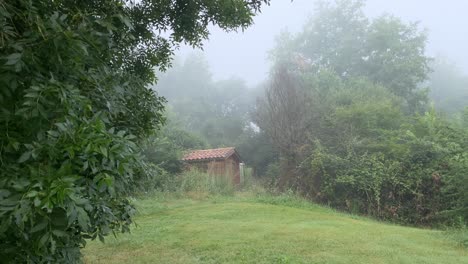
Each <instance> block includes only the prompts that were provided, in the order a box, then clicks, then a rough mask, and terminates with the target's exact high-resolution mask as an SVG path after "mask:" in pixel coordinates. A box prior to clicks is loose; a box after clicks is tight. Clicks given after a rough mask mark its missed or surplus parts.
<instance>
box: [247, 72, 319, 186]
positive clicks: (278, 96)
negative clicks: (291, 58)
mask: <svg viewBox="0 0 468 264" xmlns="http://www.w3.org/2000/svg"><path fill="white" fill-rule="evenodd" d="M311 102H312V100H310V94H308V93H307V92H306V90H305V87H304V86H303V83H302V80H301V79H300V78H299V76H297V75H294V73H292V72H290V71H289V70H288V69H287V68H286V66H285V65H281V66H278V68H276V69H275V70H274V73H273V76H272V80H271V83H270V84H269V86H268V87H267V89H266V91H265V95H264V97H263V98H260V99H259V100H258V103H257V109H256V113H255V117H254V120H255V123H256V124H257V125H258V126H259V127H260V129H262V130H263V131H265V133H266V134H267V135H268V136H269V137H270V138H271V141H272V142H273V144H275V146H276V147H277V149H278V151H279V153H280V155H281V157H282V158H283V161H284V163H283V166H282V168H283V171H282V175H281V178H280V180H279V185H280V186H281V187H284V186H287V185H290V184H292V180H293V178H294V175H295V166H296V165H297V162H298V160H300V152H301V151H300V150H301V148H302V146H303V145H304V142H306V141H307V136H308V133H309V129H310V128H311V126H312V124H313V122H312V119H313V117H312V116H311V112H310V111H309V110H310V109H311V106H310V105H311Z"/></svg>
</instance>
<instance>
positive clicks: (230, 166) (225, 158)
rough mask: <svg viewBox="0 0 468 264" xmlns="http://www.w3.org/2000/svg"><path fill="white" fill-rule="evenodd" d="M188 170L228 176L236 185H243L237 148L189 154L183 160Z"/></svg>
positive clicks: (199, 151) (196, 151) (206, 150)
mask: <svg viewBox="0 0 468 264" xmlns="http://www.w3.org/2000/svg"><path fill="white" fill-rule="evenodd" d="M182 161H183V162H184V163H185V166H186V169H193V168H196V169H198V170H200V171H203V172H206V173H208V174H211V175H226V176H228V177H230V178H232V182H233V183H234V184H240V183H241V177H240V166H241V158H240V156H239V153H237V151H236V149H235V148H232V147H231V148H218V149H203V150H194V151H191V152H188V153H187V154H186V155H184V157H183V158H182Z"/></svg>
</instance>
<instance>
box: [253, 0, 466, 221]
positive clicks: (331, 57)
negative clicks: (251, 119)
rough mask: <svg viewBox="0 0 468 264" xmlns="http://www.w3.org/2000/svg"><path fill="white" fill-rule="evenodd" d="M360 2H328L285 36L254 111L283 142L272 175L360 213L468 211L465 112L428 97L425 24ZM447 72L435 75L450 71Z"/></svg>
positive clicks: (441, 217) (417, 215)
mask: <svg viewBox="0 0 468 264" xmlns="http://www.w3.org/2000/svg"><path fill="white" fill-rule="evenodd" d="M363 5H364V1H335V2H334V3H332V4H328V3H321V4H320V5H319V7H318V8H317V11H316V13H315V15H314V16H312V18H311V19H310V21H309V22H308V23H307V24H306V25H305V26H304V28H303V31H302V32H300V33H299V34H296V35H293V34H289V33H283V34H282V35H281V36H280V37H279V38H278V45H277V47H276V48H275V49H274V50H273V51H272V54H271V55H272V59H273V62H274V66H273V70H272V72H273V74H272V76H271V80H270V84H269V86H268V87H267V89H266V90H265V94H264V95H263V96H262V97H261V98H260V100H259V101H258V103H257V105H256V115H255V116H256V119H255V122H256V124H257V125H258V126H259V127H260V129H261V130H262V132H264V133H265V134H266V135H268V137H269V138H270V142H271V143H272V144H274V146H275V147H276V148H277V149H278V151H279V158H278V159H277V162H275V163H272V164H270V169H269V171H270V172H269V173H270V174H271V173H273V174H276V177H275V176H274V175H273V176H272V177H271V178H272V179H276V181H277V182H276V185H277V186H278V187H280V189H282V190H288V189H292V190H294V191H298V192H300V193H301V194H303V195H304V196H306V197H308V198H310V199H313V200H315V201H319V202H322V203H325V204H328V205H331V206H333V207H335V208H339V209H342V210H347V211H350V212H353V213H358V214H367V215H372V216H375V217H377V218H380V219H388V220H392V221H398V222H403V223H409V224H419V225H438V224H443V225H450V226H451V225H453V224H454V223H457V222H460V221H461V222H463V223H466V221H468V219H467V218H466V216H467V215H466V208H467V206H468V203H467V201H468V200H467V199H466V194H465V192H464V191H462V190H463V189H464V188H466V186H467V185H466V181H467V180H466V179H467V178H466V175H468V164H467V163H466V162H467V157H466V153H465V152H466V149H468V145H467V138H468V130H467V129H466V127H465V126H464V117H465V116H464V115H463V114H460V115H459V116H458V118H457V119H447V118H445V117H444V116H443V115H440V114H438V113H436V111H435V110H434V109H433V108H429V107H427V105H425V101H426V100H425V96H426V95H425V91H424V89H421V87H423V86H424V84H425V83H424V82H425V81H427V79H428V74H429V63H430V62H431V61H432V60H431V59H430V58H428V57H427V56H426V55H425V53H424V50H425V43H426V34H425V32H424V31H421V30H419V27H418V25H417V24H405V23H403V22H402V21H401V20H400V19H398V18H395V17H392V16H388V15H387V16H383V17H379V18H375V19H370V18H367V17H366V16H365V15H364V12H363ZM278 69H280V71H278ZM447 75H448V77H447V78H439V79H441V80H442V81H440V80H439V81H440V83H437V85H436V86H438V87H443V85H444V83H445V82H446V79H449V80H453V79H454V78H452V77H451V76H452V75H450V74H447ZM444 76H445V75H444V73H443V72H442V77H444ZM436 77H437V75H436V76H435V77H434V76H433V77H432V78H433V83H432V86H435V83H436V81H438V80H437V78H436ZM460 80H461V79H460ZM461 83H462V82H461ZM447 85H450V86H454V85H453V84H451V83H447ZM459 86H460V85H459ZM460 87H461V86H460ZM438 89H439V92H440V89H441V88H438ZM436 92H437V91H436Z"/></svg>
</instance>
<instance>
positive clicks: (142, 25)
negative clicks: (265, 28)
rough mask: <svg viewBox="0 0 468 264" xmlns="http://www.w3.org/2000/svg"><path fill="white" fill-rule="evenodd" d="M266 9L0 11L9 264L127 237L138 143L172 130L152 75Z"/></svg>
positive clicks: (70, 259)
mask: <svg viewBox="0 0 468 264" xmlns="http://www.w3.org/2000/svg"><path fill="white" fill-rule="evenodd" d="M262 3H268V1H261V0H253V1H244V0H235V1H228V2H222V3H220V2H217V1H214V2H213V1H192V2H187V1H179V0H174V1H146V0H143V1H136V2H135V1H121V0H110V1H94V0H90V1H28V0H15V1H4V0H3V1H1V0H0V25H1V27H0V83H1V87H2V88H1V90H0V112H1V115H0V127H1V131H0V157H1V158H0V198H1V200H0V208H1V210H0V212H1V213H0V217H1V218H0V240H1V241H2V243H1V245H0V255H1V256H2V261H3V262H7V263H8V262H12V263H17V262H29V263H59V262H65V263H74V262H77V261H78V260H79V256H80V254H79V249H80V247H83V246H84V245H85V239H86V238H92V239H94V238H97V237H99V238H100V239H101V240H102V239H103V238H104V236H106V235H107V234H109V233H111V232H120V231H128V227H129V225H130V224H131V222H132V218H131V216H132V215H133V211H134V209H133V207H132V205H130V202H129V200H128V199H127V198H126V195H127V194H128V191H129V190H131V188H129V187H130V186H131V185H130V184H131V183H132V181H133V180H136V179H139V178H142V177H144V176H145V173H146V171H145V169H146V165H145V164H144V162H143V161H142V157H141V156H140V154H139V152H140V148H139V147H138V144H139V143H140V142H141V141H142V139H144V138H145V137H147V136H148V135H149V134H150V133H152V132H153V131H154V130H155V129H158V128H159V127H160V126H161V125H162V124H163V123H164V118H163V116H162V109H163V103H164V99H163V98H161V97H158V95H157V94H156V93H155V92H154V91H152V90H151V89H148V88H147V85H148V84H150V83H152V82H154V81H155V75H154V67H157V68H159V69H161V70H164V69H166V68H167V67H168V66H169V64H170V57H171V55H172V52H173V49H174V48H176V47H177V46H178V45H179V43H181V42H185V43H188V44H190V45H193V46H200V45H201V41H202V40H203V39H205V38H206V37H207V36H208V29H207V26H208V24H209V23H212V24H217V25H219V26H220V27H221V28H223V29H226V30H228V29H235V28H238V27H240V28H245V27H246V26H248V25H250V24H251V23H252V16H253V15H254V14H255V13H256V12H257V11H259V8H260V5H261V4H262ZM162 31H170V35H169V36H168V37H163V36H162V35H159V34H160V32H162Z"/></svg>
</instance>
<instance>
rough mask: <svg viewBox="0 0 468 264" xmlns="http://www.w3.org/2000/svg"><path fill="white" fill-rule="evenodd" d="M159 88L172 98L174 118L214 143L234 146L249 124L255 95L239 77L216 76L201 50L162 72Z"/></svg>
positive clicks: (220, 145) (211, 143) (170, 102)
mask: <svg viewBox="0 0 468 264" xmlns="http://www.w3.org/2000/svg"><path fill="white" fill-rule="evenodd" d="M181 76H183V78H181ZM155 89H157V90H158V91H160V92H161V94H162V95H164V96H165V97H167V98H168V100H169V105H170V107H171V109H173V116H172V117H171V118H172V119H171V120H172V121H173V122H176V123H178V124H179V125H180V127H181V128H182V129H185V130H187V131H190V132H191V133H193V134H195V135H199V136H200V137H201V138H203V139H204V140H205V141H206V142H207V143H208V144H209V145H210V146H211V147H225V146H232V144H233V142H236V141H238V140H239V137H240V136H241V135H242V134H243V132H244V129H245V127H246V126H248V121H249V120H248V112H249V106H250V105H251V102H252V101H253V97H250V96H249V91H248V90H247V87H246V85H245V83H244V82H243V81H242V80H239V79H235V78H232V79H228V80H221V81H214V80H212V78H211V72H210V70H209V67H208V64H207V62H206V61H205V59H204V58H203V56H201V55H200V54H192V55H190V56H188V57H187V58H186V59H185V61H183V62H181V61H176V64H175V65H174V68H172V69H171V70H170V71H167V72H166V73H164V74H163V75H161V77H160V80H159V82H158V85H157V86H155Z"/></svg>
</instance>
